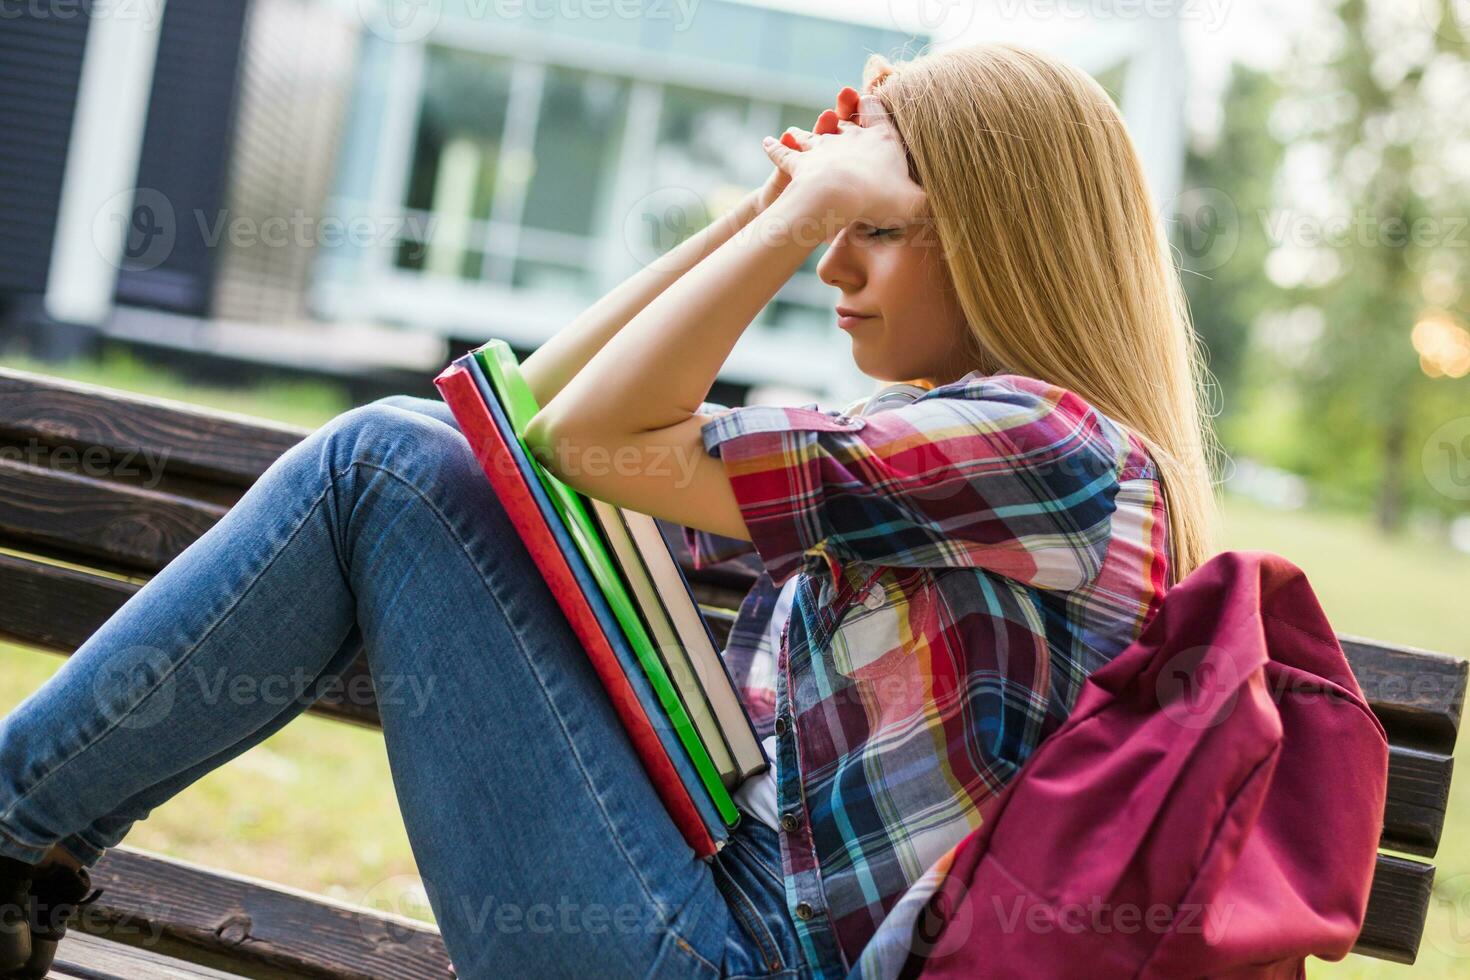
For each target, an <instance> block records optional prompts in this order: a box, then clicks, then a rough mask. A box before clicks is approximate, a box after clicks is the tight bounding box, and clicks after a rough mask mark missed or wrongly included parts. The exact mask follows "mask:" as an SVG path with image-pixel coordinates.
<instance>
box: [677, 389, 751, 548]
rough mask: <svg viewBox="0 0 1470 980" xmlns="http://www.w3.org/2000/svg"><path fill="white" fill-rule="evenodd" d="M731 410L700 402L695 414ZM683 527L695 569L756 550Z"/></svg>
mask: <svg viewBox="0 0 1470 980" xmlns="http://www.w3.org/2000/svg"><path fill="white" fill-rule="evenodd" d="M729 410H730V407H729V406H728V405H721V404H719V403H718V402H700V403H699V410H698V411H697V412H695V413H694V414H696V415H715V414H717V413H719V412H728V411H729ZM681 526H682V527H683V528H684V545H685V547H687V548H688V549H689V555H690V559H691V560H692V561H693V563H694V567H695V568H705V567H706V566H709V565H714V564H716V563H718V562H722V561H728V560H729V559H731V558H738V557H739V556H741V555H748V554H751V553H752V552H754V551H755V550H756V548H755V545H754V543H752V542H750V541H745V540H743V539H741V538H730V537H726V536H725V535H723V534H716V533H714V532H713V531H701V530H698V529H696V528H692V527H688V526H685V525H681Z"/></svg>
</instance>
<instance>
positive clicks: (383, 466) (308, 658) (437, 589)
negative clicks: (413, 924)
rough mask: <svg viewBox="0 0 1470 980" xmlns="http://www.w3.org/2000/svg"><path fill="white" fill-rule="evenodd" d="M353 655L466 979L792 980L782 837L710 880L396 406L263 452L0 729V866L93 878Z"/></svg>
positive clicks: (749, 822)
mask: <svg viewBox="0 0 1470 980" xmlns="http://www.w3.org/2000/svg"><path fill="white" fill-rule="evenodd" d="M360 651H365V652H366V655H367V660H368V663H369V665H370V666H371V669H372V677H373V686H374V689H375V690H376V692H377V696H378V709H379V713H380V715H381V718H382V724H383V735H384V739H385V742H386V745H387V753H388V760H389V764H390V767H391V771H392V777H393V786H394V790H395V792H396V794H397V798H398V802H399V806H400V809H401V811H402V814H403V821H404V825H405V827H406V828H407V831H408V836H409V840H410V843H411V845H412V848H413V854H414V857H415V859H416V861H417V863H418V868H419V872H420V875H421V877H422V879H423V882H424V886H425V890H426V891H427V893H428V897H429V903H430V906H431V908H432V909H433V912H434V915H435V918H436V920H437V922H438V925H439V928H440V931H441V933H442V934H443V937H444V942H445V945H446V947H447V949H448V952H449V955H450V957H451V958H452V959H453V961H454V964H455V967H456V969H457V970H458V972H459V975H460V976H461V977H466V978H474V977H502V976H533V977H540V976H565V975H573V976H576V975H582V974H584V973H585V974H596V975H599V976H609V977H625V976H626V977H635V976H649V977H655V976H669V977H681V978H682V977H720V976H752V977H756V976H758V977H766V976H790V977H805V976H810V975H811V972H810V971H809V969H808V968H807V966H806V964H804V963H803V961H802V958H801V952H800V947H799V946H798V944H797V941H796V937H795V931H794V926H793V924H792V921H791V918H790V916H789V914H788V912H787V909H786V901H785V894H784V890H783V884H782V878H781V860H780V852H779V844H778V840H777V836H776V833H775V831H773V830H772V829H770V828H769V827H766V826H765V825H763V824H761V823H759V822H758V821H757V820H756V819H755V818H754V817H751V816H749V815H745V816H743V817H742V819H741V821H740V825H739V826H738V827H737V828H736V829H735V831H734V832H733V836H732V838H731V840H730V842H729V843H728V844H727V845H726V846H725V848H724V849H723V850H722V851H721V852H720V853H719V854H718V855H716V857H715V858H714V860H713V861H702V860H700V859H698V858H697V857H695V855H694V853H693V851H692V850H691V849H690V848H689V846H688V845H687V844H686V843H685V842H684V839H683V837H682V836H681V835H680V834H679V832H678V830H677V829H676V828H675V826H674V824H673V822H672V821H671V820H670V819H669V816H668V814H667V812H666V811H665V809H664V807H663V804H662V803H661V802H660V800H659V798H658V796H657V795H656V794H655V792H654V790H653V789H652V787H651V786H650V784H649V782H648V780H647V777H646V775H645V774H644V772H643V769H642V766H641V764H640V763H639V760H638V756H637V755H636V754H635V752H634V750H633V748H632V746H631V744H630V743H629V741H628V738H627V736H626V734H625V733H624V731H623V729H622V727H621V725H620V724H619V722H618V718H617V716H616V714H615V713H614V711H613V709H612V706H611V705H610V703H609V702H608V699H607V696H606V694H605V692H604V690H603V688H602V686H601V684H600V683H599V681H598V679H597V676H596V674H595V673H594V672H593V670H592V668H591V666H590V664H589V661H588V659H587V656H586V654H585V653H584V652H583V649H582V647H581V645H580V644H579V643H578V641H577V638H576V636H575V634H573V632H572V631H571V628H570V627H569V626H568V625H567V622H566V620H565V619H564V618H563V616H562V614H561V612H560V609H559V607H558V606H557V604H556V601H555V599H554V598H553V597H552V595H551V593H550V591H549V589H548V588H547V587H546V584H545V583H544V582H543V581H542V579H541V577H540V576H539V575H538V574H537V571H536V567H535V565H534V563H533V562H532V560H531V558H530V555H529V554H528V553H527V551H526V550H525V548H524V546H523V545H522V544H521V541H520V538H519V537H518V536H517V534H516V532H515V529H514V527H513V526H512V525H511V524H510V523H509V520H508V518H507V517H506V515H505V511H504V509H503V508H502V507H501V505H500V503H499V500H498V499H497V498H496V496H495V493H494V491H493V490H492V488H491V486H490V484H489V482H488V481H487V480H486V478H485V476H484V474H483V473H482V472H481V471H480V468H479V466H478V464H477V463H476V461H475V459H474V457H473V455H472V454H471V452H470V449H469V446H468V445H467V443H466V442H465V441H464V438H463V437H462V436H461V435H460V433H459V431H458V428H457V427H456V426H455V424H454V419H453V417H452V416H451V415H450V414H449V412H448V410H447V409H446V408H445V407H444V406H443V405H441V404H440V403H438V402H435V401H432V400H426V399H417V398H407V397H404V396H395V397H393V398H387V399H383V400H381V401H378V402H375V403H373V404H371V405H366V406H363V407H361V408H357V409H353V410H352V411H349V412H345V413H343V414H342V415H340V416H338V417H337V418H335V419H333V420H332V421H331V422H329V423H328V424H327V425H325V426H323V427H322V428H321V429H319V430H318V431H317V432H315V433H313V434H312V435H311V436H309V437H308V438H306V439H305V440H304V441H302V442H301V443H299V444H298V445H296V446H295V447H293V448H292V449H291V450H290V451H288V452H287V453H285V454H284V455H283V456H282V457H281V458H280V459H278V460H277V461H276V462H275V463H274V465H272V466H271V467H270V469H269V470H268V471H267V472H266V473H265V474H264V475H263V476H262V477H261V478H260V480H259V481H257V482H256V484H255V485H254V486H253V487H252V488H251V489H250V490H249V492H247V493H246V494H245V496H244V497H243V498H242V499H241V500H240V502H239V503H238V504H237V505H236V506H235V507H233V508H232V509H231V510H230V511H229V513H228V514H226V515H225V517H224V518H223V519H222V520H221V521H220V522H219V523H218V524H217V525H215V526H214V527H213V528H211V529H210V530H209V531H208V532H207V533H206V534H204V535H203V536H202V537H201V538H200V539H199V540H198V541H197V542H195V543H194V544H193V545H192V546H190V547H189V548H188V549H187V550H186V551H184V553H183V554H181V555H180V556H179V557H178V558H177V559H175V560H174V561H173V562H171V563H170V564H169V565H168V566H167V567H166V568H165V569H163V571H162V572H160V573H159V574H158V575H157V576H155V577H154V578H153V579H151V580H150V581H149V582H148V583H147V585H146V586H144V587H143V589H142V590H140V591H139V592H138V593H137V594H136V595H135V596H133V597H132V599H130V600H129V601H128V602H127V603H126V604H125V605H124V606H123V607H122V608H121V609H120V610H119V611H118V612H117V613H116V614H115V615H114V616H113V617H112V618H111V619H109V620H108V621H107V623H106V624H104V625H103V626H102V628H101V629H99V630H98V631H97V632H96V633H95V634H94V635H93V636H92V637H91V638H90V639H89V640H88V641H87V642H86V643H85V644H83V646H82V647H81V648H80V649H79V650H78V651H77V652H76V653H75V654H74V655H73V656H72V657H71V658H70V659H69V660H67V661H66V663H65V664H63V666H62V667H61V669H60V670H59V671H58V672H57V673H56V674H55V675H54V676H53V677H52V678H51V679H50V680H49V681H48V682H47V683H46V684H45V685H44V686H42V687H41V689H40V690H38V691H37V692H35V693H34V694H33V695H32V696H30V697H29V698H27V699H26V700H25V701H24V702H22V703H21V704H20V705H19V706H18V707H17V708H16V709H15V711H14V712H12V713H11V714H10V715H9V717H7V718H5V719H4V721H3V722H0V854H6V855H9V856H11V857H14V858H18V859H20V860H22V861H27V862H32V863H34V862H36V861H39V860H40V859H41V857H42V856H43V855H44V854H45V852H46V850H47V849H48V847H49V846H50V845H51V844H53V843H56V842H60V844H61V846H62V847H63V848H64V849H65V850H67V851H68V852H69V853H71V854H73V855H75V856H76V857H77V858H79V859H80V860H82V861H83V862H84V863H86V864H88V865H91V864H94V863H95V862H96V861H97V860H98V859H99V858H100V857H101V855H102V852H103V850H104V849H105V848H108V847H111V846H113V845H115V844H117V843H118V842H119V841H121V840H122V839H123V837H124V836H125V835H126V834H127V832H128V830H129V828H130V827H131V826H132V825H133V823H134V822H135V821H138V820H141V819H144V818H145V817H147V816H148V814H149V813H150V812H151V810H152V809H153V808H154V807H156V806H158V805H160V804H161V803H163V802H164V801H166V800H168V799H169V798H171V797H172V796H174V795H175V794H176V793H178V792H179V791H180V790H182V789H184V788H185V787H186V786H188V785H189V784H191V783H192V782H194V781H195V780H196V779H198V778H199V777H200V776H202V775H204V774H205V773H207V772H209V771H210V770H211V769H214V768H215V767H217V766H219V765H221V764H222V763H224V762H226V761H228V760H229V759H232V758H234V757H235V756H237V755H239V754H240V753H241V752H244V751H245V750H246V749H248V748H250V747H251V746H253V745H256V744H257V743H259V742H260V741H261V740H263V739H264V738H266V736H268V735H270V734H272V733H273V732H275V731H277V730H278V729H280V728H281V727H282V726H283V725H285V724H286V723H287V722H289V721H290V720H291V719H292V718H293V717H295V716H296V715H297V714H299V713H300V712H301V711H302V710H303V708H304V707H305V706H306V705H307V704H309V703H311V702H312V701H314V700H316V698H317V697H319V696H320V695H321V694H322V693H323V692H324V691H325V690H327V689H328V688H329V685H332V684H333V683H334V682H337V681H338V680H339V679H338V677H337V675H338V674H339V673H340V672H341V671H342V670H343V669H344V668H345V667H346V666H347V665H348V664H349V663H350V662H351V661H352V660H353V659H354V658H355V657H356V656H357V655H358V653H359V652H360Z"/></svg>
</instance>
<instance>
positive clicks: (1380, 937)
mask: <svg viewBox="0 0 1470 980" xmlns="http://www.w3.org/2000/svg"><path fill="white" fill-rule="evenodd" d="M1433 886H1434V866H1433V865H1430V864H1423V863H1421V862H1419V861H1411V860H1409V859H1408V858H1401V857H1395V856H1394V855H1392V854H1380V855H1378V865H1377V866H1376V867H1375V868H1374V869H1373V887H1372V889H1371V890H1370V891H1369V892H1368V912H1367V914H1366V915H1365V916H1364V919H1363V931H1362V932H1361V933H1359V934H1358V941H1357V943H1356V944H1355V945H1354V946H1353V952H1354V953H1361V954H1363V955H1364V956H1374V957H1377V958H1378V959H1382V960H1392V961H1393V962H1395V963H1413V962H1414V958H1415V957H1416V956H1418V955H1419V938H1420V936H1422V935H1423V933H1424V922H1425V920H1426V919H1427V918H1428V916H1429V899H1430V891H1431V889H1432V888H1433Z"/></svg>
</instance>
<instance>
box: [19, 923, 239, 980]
mask: <svg viewBox="0 0 1470 980" xmlns="http://www.w3.org/2000/svg"><path fill="white" fill-rule="evenodd" d="M47 976H48V977H51V978H55V980H99V978H106V980H113V978H117V980H234V978H238V977H239V976H240V974H238V973H226V972H224V971H222V970H214V969H210V968H209V967H207V966H200V965H199V964H198V963H190V962H189V961H188V960H184V959H177V958H175V957H171V956H164V955H162V954H160V953H155V952H153V951H151V950H147V949H143V948H142V947H138V946H128V945H126V944H124V943H118V942H112V941H110V940H106V939H100V938H98V937H97V936H89V935H88V934H87V933H85V932H78V931H77V930H76V929H69V930H68V931H67V934H66V938H64V939H62V940H61V945H60V946H59V947H57V950H56V962H55V963H53V964H52V965H51V972H50V973H49V974H48V975H47Z"/></svg>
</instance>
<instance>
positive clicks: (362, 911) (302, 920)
mask: <svg viewBox="0 0 1470 980" xmlns="http://www.w3.org/2000/svg"><path fill="white" fill-rule="evenodd" d="M93 880H94V884H95V885H96V886H97V887H99V888H104V889H105V891H104V893H103V895H102V897H101V898H99V899H98V901H97V903H96V904H95V905H94V906H92V907H91V908H90V909H88V910H87V914H86V916H85V917H84V918H82V919H79V920H77V923H76V925H77V928H78V929H79V930H84V931H85V932H87V933H92V934H95V935H98V936H102V937H105V938H108V939H111V940H115V941H118V942H121V943H126V944H129V945H134V946H142V947H144V948H147V949H149V950H151V951H153V952H155V953H159V954H163V955H166V956H172V957H178V958H180V959H186V960H189V961H190V962H194V963H199V964H202V965H204V966H206V967H212V968H216V969H223V970H230V969H232V964H233V968H234V969H239V968H240V967H239V964H240V963H241V962H248V963H250V964H251V969H250V970H249V971H248V972H249V975H251V976H272V975H275V971H278V970H279V971H282V973H281V974H280V975H282V976H302V975H306V976H362V975H366V976H393V977H402V978H405V980H412V978H416V977H432V978H433V980H444V978H445V976H446V974H445V972H444V968H445V966H446V965H447V963H448V955H447V953H445V951H444V946H443V940H442V939H441V938H440V936H439V933H438V930H437V929H435V928H434V927H432V926H430V925H427V924H425V923H421V922H417V921H414V920H410V919H406V918H404V917H400V916H393V915H385V914H382V913H380V912H377V911H376V910H373V909H367V908H361V907H356V906H348V905H345V904H342V903H330V900H327V899H322V898H318V897H317V896H313V895H309V894H306V893H303V892H296V891H293V890H291V889H286V888H283V887H281V886H277V885H273V884H271V883H269V882H263V881H258V880H255V879H250V878H244V877H241V876H237V875H230V874H227V873H223V872H217V871H212V870H210V869H207V868H201V867H199V866H197V865H193V864H190V863H188V862H183V861H178V860H175V859H172V858H165V857H161V856H158V855H153V854H148V853H146V852H142V851H137V850H134V849H132V848H129V847H127V846H125V845H124V846H121V847H117V848H113V849H112V850H110V851H108V852H107V854H106V855H104V856H103V858H102V860H101V861H99V862H98V864H97V866H96V868H95V869H94V874H93ZM1433 884H1434V868H1433V867H1432V866H1430V865H1427V864H1422V863H1420V862H1418V861H1411V860H1408V859H1405V858H1399V857H1394V856H1392V855H1387V854H1380V855H1379V856H1378V864H1377V867H1376V868H1375V870H1374V875H1373V887H1372V890H1371V892H1370V893H1369V896H1368V914H1367V918H1366V924H1365V925H1364V928H1363V932H1362V934H1361V935H1360V936H1359V938H1358V942H1357V943H1356V944H1355V945H1354V946H1353V950H1352V951H1353V952H1355V953H1360V954H1362V955H1365V956H1373V957H1377V958H1379V959H1386V960H1392V961H1393V962H1396V963H1413V962H1414V960H1415V958H1416V957H1417V956H1418V952H1419V939H1420V935H1421V933H1422V931H1423V926H1422V923H1423V922H1424V920H1425V917H1426V916H1427V915H1428V911H1429V902H1430V895H1431V888H1432V886H1433ZM68 951H69V947H68V946H67V945H66V944H65V943H63V945H62V947H61V949H60V950H59V951H58V953H59V957H58V958H64V957H65V956H66V954H67V953H68ZM365 965H376V969H366V968H365ZM358 971H361V972H358Z"/></svg>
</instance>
